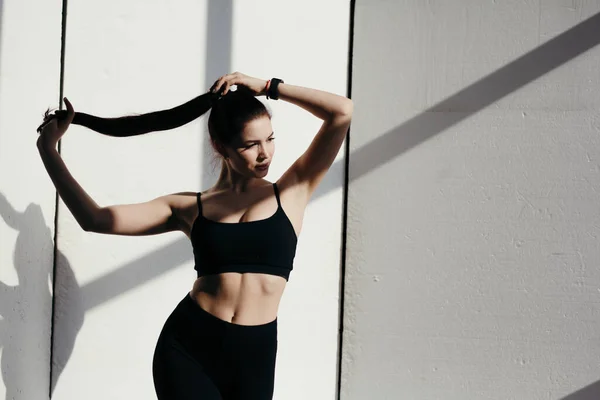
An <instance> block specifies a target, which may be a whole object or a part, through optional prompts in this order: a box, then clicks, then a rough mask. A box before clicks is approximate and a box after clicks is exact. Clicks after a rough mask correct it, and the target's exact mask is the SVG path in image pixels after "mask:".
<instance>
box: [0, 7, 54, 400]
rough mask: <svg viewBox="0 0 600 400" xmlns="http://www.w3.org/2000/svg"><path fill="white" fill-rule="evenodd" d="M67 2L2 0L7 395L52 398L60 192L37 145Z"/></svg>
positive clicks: (1, 318) (0, 233)
mask: <svg viewBox="0 0 600 400" xmlns="http://www.w3.org/2000/svg"><path fill="white" fill-rule="evenodd" d="M60 21H61V2H60V1H56V0H50V1H43V2H42V1H39V0H4V1H2V0H0V357H1V361H0V369H1V379H0V398H2V399H11V400H29V399H44V398H48V386H49V384H48V377H49V370H50V320H51V312H52V300H51V275H52V265H53V262H52V260H53V253H54V246H53V237H54V210H55V192H54V187H53V186H52V182H51V181H50V179H49V178H48V177H47V175H46V174H45V171H44V166H43V164H42V162H41V160H40V157H39V155H38V151H37V148H36V145H35V142H36V139H37V133H36V131H35V129H36V128H37V126H38V125H39V124H40V123H41V121H42V120H41V117H42V115H43V112H44V111H45V110H46V108H48V107H49V106H53V105H54V104H55V103H56V101H57V100H58V88H59V75H60Z"/></svg>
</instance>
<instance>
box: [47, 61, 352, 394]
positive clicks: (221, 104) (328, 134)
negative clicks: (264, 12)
mask: <svg viewBox="0 0 600 400" xmlns="http://www.w3.org/2000/svg"><path fill="white" fill-rule="evenodd" d="M234 85H235V86H236V88H237V90H235V91H234V90H230V89H231V87H232V86H234ZM264 95H266V96H267V99H274V100H277V99H281V100H283V101H287V102H290V103H292V104H295V105H297V106H299V107H302V108H303V109H305V110H307V111H308V112H310V113H312V114H313V115H315V116H316V117H318V118H320V119H321V120H322V121H323V124H322V125H321V128H320V129H319V131H318V132H317V134H316V136H315V137H314V139H313V140H312V142H311V144H310V146H309V147H308V149H307V150H306V151H305V152H304V153H303V154H302V155H301V156H300V157H299V158H298V159H297V160H296V161H295V162H294V163H293V164H292V165H291V166H290V167H289V168H288V169H287V170H286V171H285V173H284V174H283V175H282V176H281V177H280V178H279V179H278V180H277V181H276V182H273V183H271V182H269V181H267V180H265V179H264V177H265V176H266V175H267V172H268V170H269V165H270V164H271V162H272V161H273V157H274V154H275V143H274V140H275V137H274V132H273V127H272V125H271V116H270V114H269V112H268V111H267V109H266V108H265V106H264V104H263V103H262V102H261V101H259V100H258V99H257V98H256V97H257V96H264ZM64 101H65V104H66V111H57V112H55V113H54V114H49V113H46V116H45V118H44V122H43V124H42V125H41V126H40V128H39V129H38V131H39V132H40V136H39V138H38V141H37V145H38V149H39V152H40V155H41V157H42V160H43V162H44V165H45V167H46V170H47V171H48V174H49V175H50V178H51V179H52V181H53V183H54V185H55V186H56V189H57V191H58V193H59V195H60V197H61V198H62V200H63V201H64V203H65V204H66V206H67V207H68V208H69V210H70V211H71V213H72V214H73V216H74V217H75V219H76V220H77V222H78V223H79V224H80V225H81V227H82V228H83V229H84V230H85V231H88V232H97V233H104V234H112V235H155V234H159V233H164V232H170V231H175V230H179V231H182V232H183V233H185V234H186V235H187V236H188V238H189V239H190V241H191V243H192V246H193V251H194V260H195V267H194V269H195V270H196V271H197V276H198V278H197V279H196V281H195V282H194V283H193V285H192V289H191V291H189V292H188V293H186V294H185V296H184V297H183V299H182V300H181V301H180V302H179V303H178V305H177V306H176V307H175V309H174V310H173V312H172V313H171V314H170V316H169V317H168V318H167V321H166V322H165V324H164V327H163V329H162V331H161V332H160V336H159V338H158V342H157V344H156V349H155V351H154V360H153V378H154V386H155V389H156V394H157V396H158V398H159V399H160V400H164V399H169V400H184V399H185V400H187V399H244V400H248V399H253V400H254V399H256V400H259V399H260V400H266V399H272V396H273V387H274V377H275V361H276V354H277V313H278V308H279V302H280V299H281V296H282V294H283V290H284V288H285V286H286V283H287V281H288V278H289V275H290V272H291V271H292V264H293V259H294V256H295V252H296V244H297V240H298V235H300V231H301V228H302V220H303V216H304V211H305V208H306V206H307V204H308V201H309V199H310V198H311V195H312V194H313V193H314V191H315V189H316V188H317V186H318V185H319V183H320V182H321V180H322V179H323V177H324V176H325V173H326V172H327V170H328V169H329V168H330V167H331V165H332V163H333V161H334V159H335V157H336V155H337V154H338V152H339V150H340V147H341V145H342V142H343V141H344V138H345V137H346V134H347V132H348V128H349V125H350V120H351V117H352V110H353V104H352V101H351V100H349V99H347V98H346V97H342V96H338V95H335V94H331V93H327V92H324V91H320V90H315V89H308V88H304V87H299V86H293V85H289V84H285V83H283V81H282V80H280V79H276V78H273V79H271V80H268V81H265V80H261V79H257V78H252V77H249V76H246V75H244V74H241V73H239V72H236V73H233V74H228V75H225V76H222V77H221V78H219V79H218V80H217V81H216V82H215V83H214V84H213V86H212V87H211V89H210V91H208V92H207V93H205V94H203V95H201V96H198V97H197V98H195V99H193V100H191V101H189V102H187V103H185V104H182V105H180V106H178V107H175V108H172V109H170V110H163V111H157V112H153V113H149V114H143V115H138V116H128V117H122V118H112V119H107V118H99V117H96V116H93V115H89V114H85V113H80V112H77V113H76V112H75V111H74V109H73V106H72V105H71V103H70V102H69V101H68V100H67V99H66V98H65V99H64ZM209 110H210V116H209V118H208V130H209V134H210V139H211V144H212V146H213V148H214V150H215V151H216V154H218V156H219V157H220V158H221V172H220V175H219V178H218V180H217V182H216V183H215V185H214V186H213V187H211V188H209V189H207V190H205V191H203V192H199V193H196V192H181V193H174V194H170V195H166V196H161V197H158V198H155V199H153V200H151V201H148V202H145V203H140V204H127V205H112V206H107V207H102V206H99V205H98V204H96V202H95V201H94V200H93V199H92V198H90V196H88V194H87V193H86V192H85V191H84V190H83V189H82V188H81V186H80V185H79V184H78V183H77V182H76V181H75V179H74V178H73V177H72V176H71V174H70V173H69V171H68V169H67V167H66V166H65V164H64V162H63V161H62V159H61V157H60V155H59V153H58V152H57V150H56V146H57V143H58V141H59V139H60V138H61V137H62V136H63V135H64V134H65V132H66V130H67V129H68V127H69V125H70V124H71V123H74V124H79V125H83V126H86V127H88V128H90V129H92V130H94V131H97V132H99V133H102V134H105V135H110V136H119V137H123V136H132V135H139V134H143V133H147V132H152V131H161V130H167V129H173V128H176V127H178V126H181V125H184V124H186V123H188V122H190V121H192V120H193V119H195V118H197V117H199V116H200V115H202V114H204V113H205V112H207V111H209Z"/></svg>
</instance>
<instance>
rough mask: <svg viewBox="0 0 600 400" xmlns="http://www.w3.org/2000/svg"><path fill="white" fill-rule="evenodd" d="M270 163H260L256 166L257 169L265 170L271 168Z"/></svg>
mask: <svg viewBox="0 0 600 400" xmlns="http://www.w3.org/2000/svg"><path fill="white" fill-rule="evenodd" d="M269 165H270V164H265V165H262V166H261V165H258V166H257V167H256V169H260V170H263V171H264V170H266V169H267V168H269Z"/></svg>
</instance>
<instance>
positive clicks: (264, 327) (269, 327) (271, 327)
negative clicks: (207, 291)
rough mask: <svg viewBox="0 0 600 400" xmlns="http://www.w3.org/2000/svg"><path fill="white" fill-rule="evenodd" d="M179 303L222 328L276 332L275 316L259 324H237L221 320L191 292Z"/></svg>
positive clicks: (252, 331) (250, 331)
mask: <svg viewBox="0 0 600 400" xmlns="http://www.w3.org/2000/svg"><path fill="white" fill-rule="evenodd" d="M181 305H182V306H184V307H185V308H186V310H187V311H188V312H191V313H194V314H196V315H198V316H199V317H201V318H204V319H208V320H210V321H211V323H213V324H216V325H219V326H222V327H223V328H224V329H227V330H229V331H240V332H244V333H257V334H260V333H263V332H265V333H266V332H273V331H275V332H277V318H275V319H274V320H273V321H270V322H267V323H265V324H260V325H239V324H234V323H232V322H229V321H225V320H222V319H221V318H219V317H217V316H215V315H212V314H211V313H209V312H208V311H206V310H205V309H203V308H202V307H200V304H198V302H197V301H196V299H194V298H193V297H192V296H191V293H189V292H188V293H186V295H185V297H184V298H183V300H182V301H181Z"/></svg>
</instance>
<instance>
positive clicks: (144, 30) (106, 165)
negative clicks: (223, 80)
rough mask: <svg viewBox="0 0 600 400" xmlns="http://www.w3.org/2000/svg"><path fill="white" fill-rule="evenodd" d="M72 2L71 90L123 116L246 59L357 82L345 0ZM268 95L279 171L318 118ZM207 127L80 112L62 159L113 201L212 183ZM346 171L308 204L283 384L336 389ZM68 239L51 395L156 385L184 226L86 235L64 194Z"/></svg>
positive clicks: (102, 395) (179, 97)
mask: <svg viewBox="0 0 600 400" xmlns="http://www.w3.org/2000/svg"><path fill="white" fill-rule="evenodd" d="M68 5H69V11H68V25H67V39H66V49H67V51H66V71H65V74H66V75H65V94H66V96H67V97H69V99H70V100H71V101H72V103H73V105H74V107H75V109H76V110H81V111H86V112H89V113H93V114H97V115H101V116H106V117H114V116H121V115H125V114H132V113H143V112H147V111H153V110H158V109H164V108H170V107H172V106H175V105H178V104H181V103H182V102H185V101H187V100H189V99H191V98H193V97H195V96H197V95H198V94H200V93H202V92H204V91H206V90H207V89H208V88H209V87H210V85H211V84H212V83H213V81H214V80H215V79H216V78H218V77H219V76H220V75H222V74H225V73H229V72H233V71H236V70H239V71H241V72H243V73H246V74H248V75H252V76H257V77H260V78H264V79H267V78H270V77H272V76H278V77H281V78H283V79H284V80H285V81H286V82H287V83H292V84H297V85H304V86H312V87H316V88H322V89H325V90H329V91H332V92H335V93H339V94H345V92H346V85H347V73H346V71H347V62H348V21H349V3H348V1H332V2H328V3H327V4H321V3H320V2H318V1H316V0H314V1H313V0H311V1H308V2H303V3H302V4H300V3H298V4H289V5H286V6H285V14H288V15H293V18H271V17H270V15H271V14H272V13H273V12H274V10H275V11H276V10H280V11H281V12H282V13H283V11H284V8H283V6H281V5H280V3H278V2H275V1H253V2H251V3H250V2H232V1H219V2H216V1H213V2H208V1H200V2H199V1H192V0H186V1H177V2H175V3H174V2H169V1H166V0H164V1H162V0H161V1H158V0H157V1H152V2H147V1H141V0H139V1H127V2H118V3H117V2H101V3H99V2H88V1H82V0H72V1H69V3H68ZM315 9H319V10H320V11H321V12H319V13H315V12H314V10H315ZM276 32H279V33H277V34H276ZM269 106H270V107H271V109H272V110H273V112H274V114H275V117H274V121H273V123H274V127H275V131H276V137H277V143H278V144H277V155H276V156H275V159H274V164H273V168H272V169H271V171H270V174H269V176H268V179H270V180H276V179H277V178H278V177H279V176H280V175H281V174H282V173H283V172H284V171H285V169H286V168H287V167H288V166H289V165H291V163H292V162H293V161H294V160H295V158H296V157H298V156H300V154H301V153H302V152H303V151H304V150H305V149H306V147H307V146H308V145H309V144H310V141H311V139H312V138H313V137H314V135H315V134H316V132H317V130H318V128H319V126H320V122H319V121H318V120H317V119H316V118H314V117H313V116H312V115H310V114H309V113H307V112H305V111H302V110H300V109H298V108H296V107H295V106H292V105H290V104H285V103H283V102H277V103H276V102H269ZM207 134H208V133H207V129H206V120H205V119H199V120H197V121H194V122H192V123H190V124H189V125H186V126H185V127H182V128H180V129H177V130H175V131H171V132H159V133H154V134H150V135H145V136H142V137H134V138H127V139H114V138H109V137H104V136H100V135H98V134H96V133H94V132H92V131H89V130H86V129H84V128H82V127H79V126H74V127H72V128H71V130H70V131H69V132H68V134H67V135H66V136H65V138H64V140H63V157H64V159H65V162H66V164H67V166H68V167H69V168H70V169H71V172H72V173H73V175H74V176H75V178H76V179H77V180H78V181H79V183H80V184H81V185H82V186H83V187H84V189H85V190H86V191H88V193H89V194H90V195H91V196H92V197H93V198H94V199H95V200H96V201H97V202H98V203H99V204H100V205H110V204H122V203H136V202H142V201H146V200H150V199H152V198H155V197H157V196H160V195H163V194H166V193H172V192H179V191H187V190H191V191H198V190H206V189H207V188H209V187H210V186H211V185H212V184H213V182H214V181H215V180H216V173H215V174H213V173H212V166H211V153H210V150H209V147H208V144H207V140H206V138H207ZM339 157H340V161H341V158H343V154H342V153H340V156H339ZM337 165H341V163H338V164H337ZM342 185H343V168H340V167H336V168H334V169H332V171H331V172H330V173H329V174H328V176H327V178H325V180H324V182H323V184H322V186H321V188H320V189H319V191H318V192H317V194H316V195H315V197H314V198H313V201H312V202H311V204H310V205H309V209H308V210H307V213H306V218H305V225H304V230H303V233H302V235H301V236H300V242H299V247H298V255H297V257H296V262H295V266H294V267H295V270H294V271H293V273H292V275H291V278H290V279H291V280H290V283H289V285H288V288H287V289H286V293H285V294H284V298H283V300H282V303H281V307H280V315H279V323H280V325H279V335H280V337H279V355H278V364H277V370H276V375H277V376H276V387H275V398H279V399H306V398H314V399H316V398H323V399H327V398H333V396H334V393H335V389H336V366H337V359H338V355H337V341H338V315H339V280H340V274H339V269H340V245H341V227H342V221H341V218H342V211H341V210H342ZM58 246H59V249H60V259H59V263H58V274H57V277H56V281H57V296H56V310H57V313H56V318H55V321H54V322H55V349H56V350H55V354H54V358H53V367H54V375H53V379H52V381H53V382H52V384H53V388H54V393H53V398H56V399H61V400H63V399H64V400H69V399H81V398H87V399H106V398H125V397H127V398H154V388H153V384H152V375H151V362H152V355H153V351H154V345H155V342H156V339H157V338H158V334H159V332H160V329H161V328H162V325H163V323H164V321H165V319H166V318H167V316H168V315H169V313H170V312H171V311H172V309H173V308H174V307H175V306H176V305H177V303H178V302H179V301H180V300H181V298H183V296H184V295H185V294H186V293H187V292H188V291H189V290H190V289H191V287H192V283H193V281H194V279H195V271H194V270H193V261H192V253H191V246H190V245H189V243H188V240H187V238H186V237H185V235H183V234H182V233H170V234H166V235H161V236H154V237H118V236H107V235H98V234H93V233H86V232H84V231H82V229H81V228H80V227H79V226H78V224H77V223H76V221H75V220H74V218H73V217H72V215H71V214H70V213H69V211H68V210H67V209H66V208H65V207H64V205H63V204H62V203H61V205H60V207H59V222H58ZM315 277H318V278H317V279H315Z"/></svg>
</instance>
